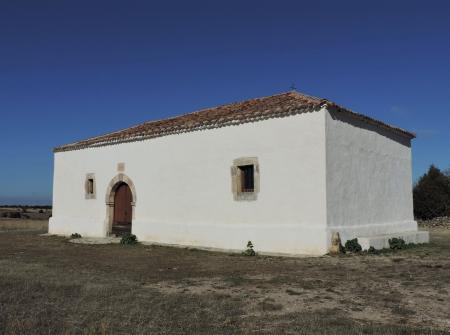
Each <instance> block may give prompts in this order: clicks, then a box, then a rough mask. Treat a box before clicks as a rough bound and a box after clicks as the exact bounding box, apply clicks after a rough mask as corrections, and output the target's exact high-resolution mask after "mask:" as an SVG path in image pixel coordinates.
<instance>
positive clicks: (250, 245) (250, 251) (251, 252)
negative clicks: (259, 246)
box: [242, 241, 256, 256]
mask: <svg viewBox="0 0 450 335" xmlns="http://www.w3.org/2000/svg"><path fill="white" fill-rule="evenodd" d="M242 255H244V256H256V252H255V250H253V243H252V241H248V242H247V249H245V251H243V252H242Z"/></svg>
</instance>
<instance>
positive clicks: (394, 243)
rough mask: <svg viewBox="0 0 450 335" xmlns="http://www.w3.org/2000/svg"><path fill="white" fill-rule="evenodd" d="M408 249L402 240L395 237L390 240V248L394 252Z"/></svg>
mask: <svg viewBox="0 0 450 335" xmlns="http://www.w3.org/2000/svg"><path fill="white" fill-rule="evenodd" d="M406 247H407V244H406V243H405V241H404V240H403V239H402V238H397V237H394V238H390V239H389V248H391V249H392V250H401V249H406Z"/></svg>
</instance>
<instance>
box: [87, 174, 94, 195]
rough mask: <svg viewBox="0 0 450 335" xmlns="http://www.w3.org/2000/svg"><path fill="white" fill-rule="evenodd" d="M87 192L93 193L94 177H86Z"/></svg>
mask: <svg viewBox="0 0 450 335" xmlns="http://www.w3.org/2000/svg"><path fill="white" fill-rule="evenodd" d="M87 193H88V194H94V179H92V178H89V179H88V187H87Z"/></svg>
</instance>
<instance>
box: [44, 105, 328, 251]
mask: <svg viewBox="0 0 450 335" xmlns="http://www.w3.org/2000/svg"><path fill="white" fill-rule="evenodd" d="M325 115H326V114H325V113H324V112H323V111H321V112H313V113H307V114H300V115H296V116H291V117H287V118H280V119H269V120H265V121H260V122H255V123H247V124H243V125H239V126H232V127H224V128H219V129H213V130H205V131H197V132H191V133H185V134H180V135H171V136H165V137H160V138H155V139H150V140H146V141H141V142H132V143H124V144H120V145H113V146H105V147H100V148H91V149H84V150H78V151H69V152H60V153H56V154H55V172H54V191H53V205H54V211H53V218H52V219H51V222H50V228H49V230H50V233H54V234H65V235H68V234H71V233H74V232H77V233H80V234H81V235H83V236H105V235H106V234H107V219H106V204H105V193H106V189H107V186H108V184H109V182H110V181H111V179H112V178H114V176H116V175H117V174H118V172H117V163H119V162H124V163H125V171H124V173H125V174H126V175H127V176H128V177H129V178H131V180H132V181H133V182H134V185H135V188H136V194H137V202H136V207H135V219H134V221H133V223H132V232H133V233H134V234H136V235H137V237H138V239H139V240H146V241H154V242H161V243H173V244H181V245H194V246H204V247H212V248H221V249H240V250H242V249H244V248H245V245H246V243H247V241H248V240H251V241H252V242H253V243H254V245H255V248H256V250H257V251H262V252H271V253H291V254H323V253H325V252H326V250H327V243H328V241H327V240H328V237H327V229H326V220H327V214H326V213H327V212H326V203H325V201H326V185H325V183H326V177H325V149H326V143H325ZM244 156H251V157H254V156H256V157H258V160H259V166H260V187H261V191H260V193H259V194H258V199H257V200H256V201H235V200H233V194H232V191H231V175H230V167H231V165H232V163H233V160H234V159H235V158H239V157H244ZM87 173H95V178H96V188H97V190H96V193H97V195H96V199H95V200H86V199H85V197H84V181H85V175H86V174H87Z"/></svg>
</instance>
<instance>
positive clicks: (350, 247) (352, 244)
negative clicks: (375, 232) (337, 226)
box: [344, 238, 362, 252]
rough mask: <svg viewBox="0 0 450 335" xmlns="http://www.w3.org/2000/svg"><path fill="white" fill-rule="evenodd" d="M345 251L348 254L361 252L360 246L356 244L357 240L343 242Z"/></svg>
mask: <svg viewBox="0 0 450 335" xmlns="http://www.w3.org/2000/svg"><path fill="white" fill-rule="evenodd" d="M344 248H345V251H350V252H361V250H362V248H361V245H360V244H359V243H358V239H357V238H354V239H353V240H348V241H347V242H345V246H344Z"/></svg>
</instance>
